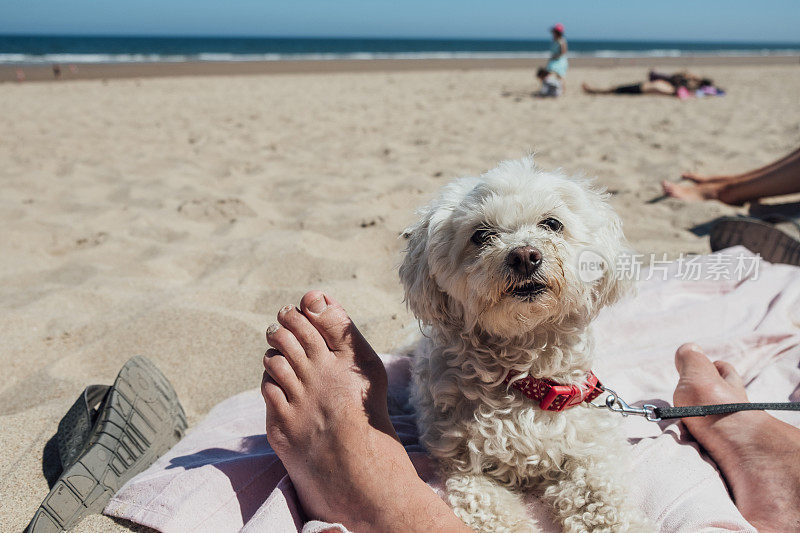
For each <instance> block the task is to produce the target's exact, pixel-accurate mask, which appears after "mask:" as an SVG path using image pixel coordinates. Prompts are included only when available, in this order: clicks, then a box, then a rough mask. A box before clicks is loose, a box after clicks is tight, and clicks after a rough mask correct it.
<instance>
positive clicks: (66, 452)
mask: <svg viewBox="0 0 800 533" xmlns="http://www.w3.org/2000/svg"><path fill="white" fill-rule="evenodd" d="M185 431H186V415H185V414H184V412H183V407H181V404H180V402H179V401H178V397H177V395H176V394H175V390H174V389H173V388H172V385H171V384H170V382H169V381H168V380H167V378H166V377H164V375H163V374H162V373H161V372H160V371H159V370H158V369H157V368H156V367H155V365H153V363H152V362H150V360H149V359H147V358H145V357H142V356H140V355H137V356H136V357H133V358H131V359H130V360H128V362H127V363H125V365H124V366H123V367H122V370H120V372H119V375H118V376H117V379H116V381H114V385H112V386H110V387H109V386H104V385H92V386H91V387H87V388H86V390H84V391H83V394H81V396H80V397H79V398H78V400H77V401H76V402H75V404H74V405H73V406H72V407H71V408H70V410H69V411H67V414H66V415H64V418H62V419H61V422H60V423H59V424H58V431H57V433H56V440H57V442H58V450H59V456H60V457H61V464H62V467H63V472H62V474H61V477H59V478H58V480H57V481H56V482H55V484H54V485H53V488H52V490H51V491H50V494H48V495H47V497H46V498H45V499H44V501H43V502H42V505H41V506H40V507H39V509H38V510H37V511H36V514H35V515H34V516H33V519H32V520H31V522H30V524H29V525H28V528H27V529H26V532H29V533H49V532H51V531H52V532H57V531H69V530H70V529H72V528H73V527H75V525H76V524H77V523H78V522H80V521H81V519H83V517H85V516H86V515H88V514H92V513H99V512H101V511H102V510H103V509H104V508H105V506H106V504H107V503H108V501H109V500H110V499H111V496H113V495H114V493H115V492H117V491H118V490H119V489H120V488H121V487H122V485H124V484H125V483H126V482H127V481H128V480H129V479H131V478H132V477H133V476H135V475H136V474H138V473H139V472H142V471H143V470H145V469H146V468H147V467H148V466H150V465H151V464H153V462H155V460H156V459H157V458H158V457H160V456H161V455H163V454H164V453H166V452H167V451H168V450H169V449H170V448H171V447H172V446H173V445H174V444H175V443H176V442H178V441H179V440H180V439H181V437H183V434H184V432H185Z"/></svg>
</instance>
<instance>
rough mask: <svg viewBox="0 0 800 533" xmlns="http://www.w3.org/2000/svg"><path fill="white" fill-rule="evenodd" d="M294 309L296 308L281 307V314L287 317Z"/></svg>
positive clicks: (290, 306) (289, 306)
mask: <svg viewBox="0 0 800 533" xmlns="http://www.w3.org/2000/svg"><path fill="white" fill-rule="evenodd" d="M293 308H294V306H293V305H284V306H283V307H281V310H280V311H279V312H280V314H282V315H285V314H286V313H288V312H289V311H291V310H292V309H293Z"/></svg>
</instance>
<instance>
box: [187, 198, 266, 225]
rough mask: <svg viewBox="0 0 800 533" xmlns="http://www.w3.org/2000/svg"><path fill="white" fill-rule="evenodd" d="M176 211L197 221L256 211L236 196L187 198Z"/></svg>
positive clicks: (246, 214)
mask: <svg viewBox="0 0 800 533" xmlns="http://www.w3.org/2000/svg"><path fill="white" fill-rule="evenodd" d="M178 213H180V214H181V215H183V216H185V217H186V218H189V219H192V220H196V221H198V222H223V221H230V220H233V219H236V218H239V217H254V216H256V212H255V211H253V210H252V209H251V208H250V206H248V205H247V204H246V203H244V202H243V201H241V200H239V199H238V198H220V199H216V200H215V199H213V198H201V199H198V200H189V201H188V202H184V203H182V204H181V205H180V206H178Z"/></svg>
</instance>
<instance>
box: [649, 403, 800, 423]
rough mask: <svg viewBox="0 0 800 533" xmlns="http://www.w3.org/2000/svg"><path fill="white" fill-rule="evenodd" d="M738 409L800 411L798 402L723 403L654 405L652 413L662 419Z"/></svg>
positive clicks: (729, 411) (723, 413) (721, 412)
mask: <svg viewBox="0 0 800 533" xmlns="http://www.w3.org/2000/svg"><path fill="white" fill-rule="evenodd" d="M738 411H800V402H786V403H723V404H718V405H687V406H686V407H654V408H653V413H654V414H655V415H656V416H657V417H658V418H660V419H662V420H668V419H670V418H686V417H687V416H707V415H725V414H728V413H736V412H738Z"/></svg>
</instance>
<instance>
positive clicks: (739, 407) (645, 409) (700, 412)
mask: <svg viewBox="0 0 800 533" xmlns="http://www.w3.org/2000/svg"><path fill="white" fill-rule="evenodd" d="M603 390H604V392H607V393H608V396H606V401H605V405H598V404H595V403H593V404H591V405H593V406H595V407H601V408H606V409H609V410H611V411H614V412H615V413H620V414H621V415H622V416H628V415H638V416H643V417H645V418H646V419H647V420H649V421H651V422H658V421H660V420H670V419H674V418H686V417H690V416H708V415H725V414H728V413H736V412H738V411H800V402H785V403H723V404H718V405H687V406H685V407H657V406H655V405H651V404H644V405H643V406H641V407H634V406H633V405H628V404H627V403H626V402H625V400H623V399H622V398H620V396H619V394H617V393H616V392H614V391H613V390H612V389H609V388H608V387H603Z"/></svg>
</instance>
